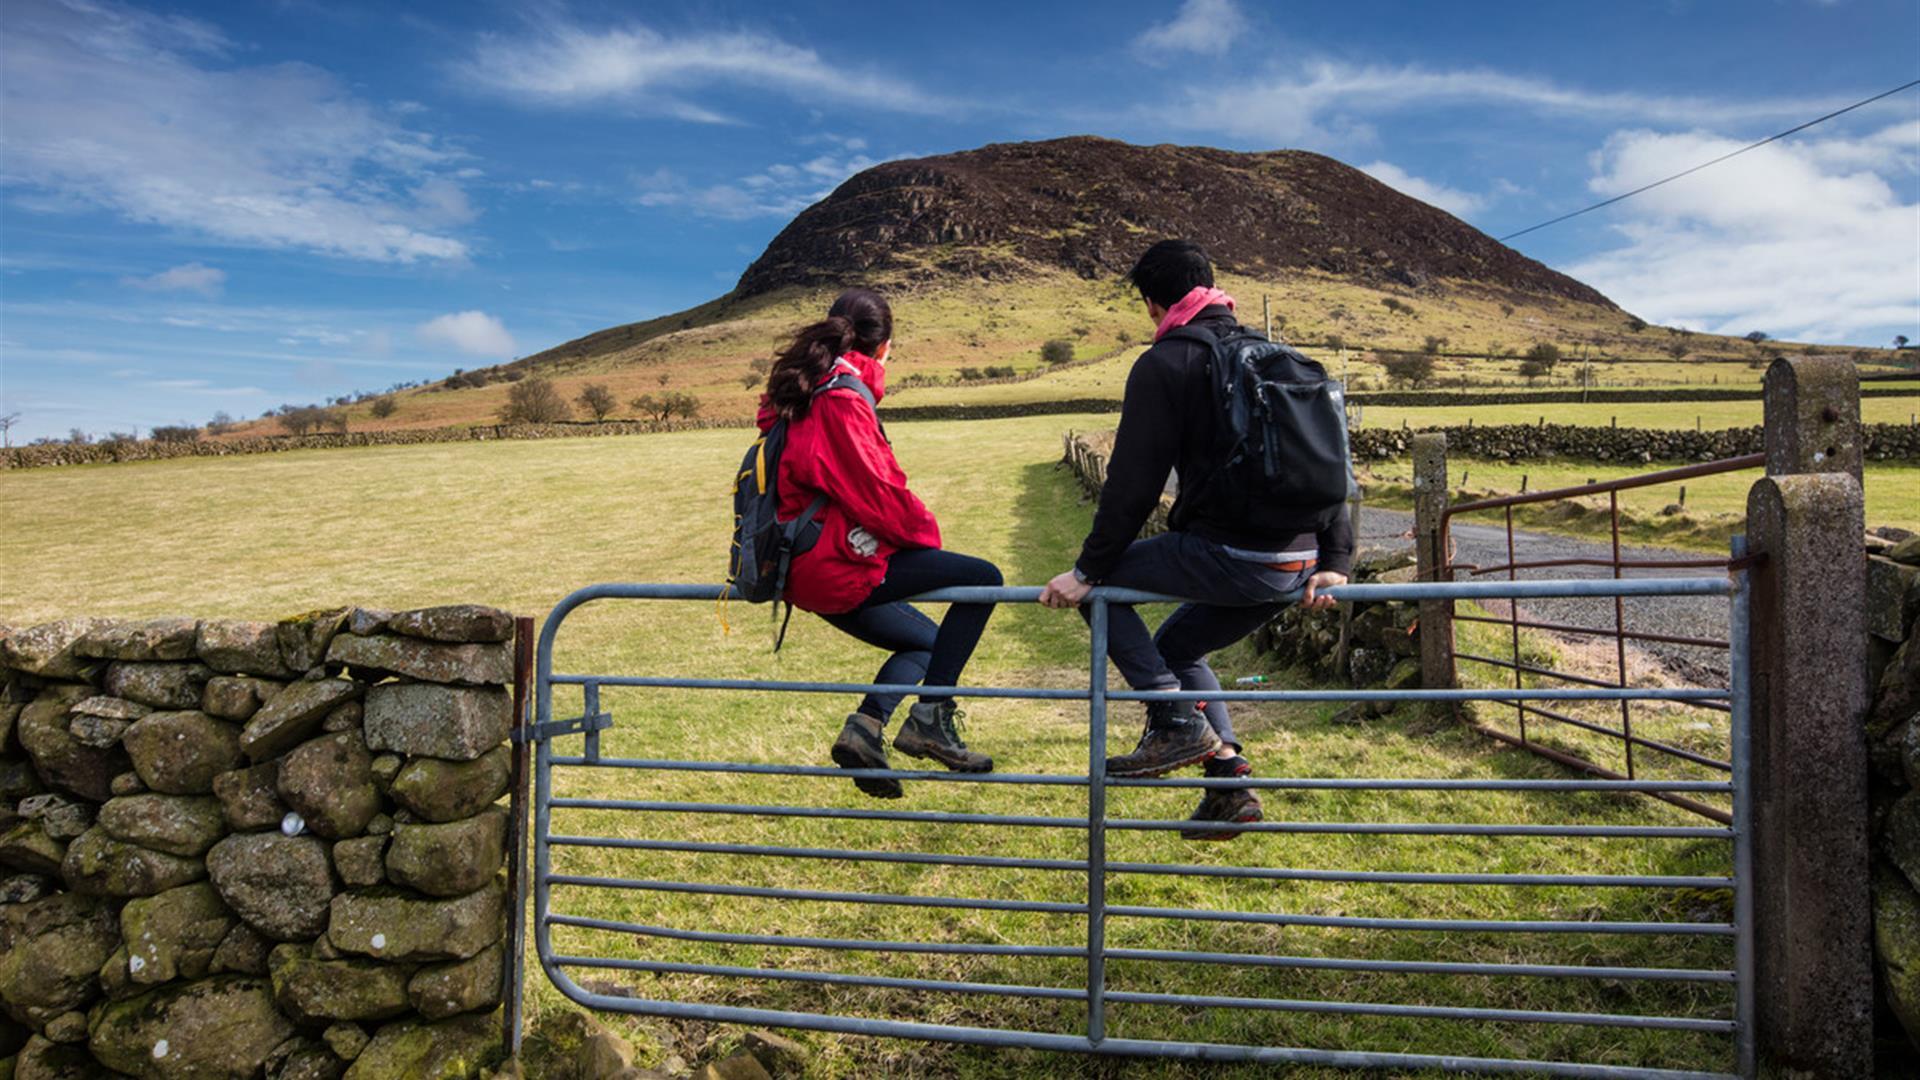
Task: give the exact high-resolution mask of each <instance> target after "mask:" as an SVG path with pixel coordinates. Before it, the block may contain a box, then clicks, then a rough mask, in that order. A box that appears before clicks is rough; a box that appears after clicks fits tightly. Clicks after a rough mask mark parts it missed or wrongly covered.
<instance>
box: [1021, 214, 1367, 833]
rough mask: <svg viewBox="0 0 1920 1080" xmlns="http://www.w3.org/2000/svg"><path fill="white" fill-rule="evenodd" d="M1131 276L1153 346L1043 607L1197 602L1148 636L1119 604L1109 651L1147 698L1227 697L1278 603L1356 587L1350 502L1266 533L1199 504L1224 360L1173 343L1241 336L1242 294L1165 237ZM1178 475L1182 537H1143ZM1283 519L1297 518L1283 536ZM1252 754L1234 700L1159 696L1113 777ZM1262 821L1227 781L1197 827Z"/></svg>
mask: <svg viewBox="0 0 1920 1080" xmlns="http://www.w3.org/2000/svg"><path fill="white" fill-rule="evenodd" d="M1129 277H1130V278H1131V280H1132V282H1133V284H1134V286H1135V287H1136V288H1138V289H1139V290H1140V294H1141V297H1142V299H1143V300H1144V301H1145V302H1146V308H1147V314H1148V316H1149V317H1151V318H1152V319H1153V321H1154V324H1155V327H1156V330H1155V334H1154V344H1153V346H1152V347H1151V348H1149V349H1148V350H1147V351H1146V352H1145V353H1143V354H1142V355H1141V357H1140V359H1139V360H1136V361H1135V362H1134V365H1133V370H1132V372H1131V373H1130V374H1129V375H1128V376H1127V389H1126V400H1125V401H1124V402H1123V403H1122V405H1121V410H1120V430H1119V432H1118V433H1117V434H1116V436H1115V437H1114V445H1113V453H1112V456H1111V457H1110V458H1109V459H1108V461H1107V478H1106V484H1105V486H1104V487H1103V488H1102V489H1101V491H1100V505H1099V508H1098V509H1097V510H1096V511H1095V513H1094V517H1093V530H1092V531H1091V532H1090V533H1088V535H1087V539H1086V543H1085V544H1084V545H1083V546H1082V547H1081V550H1080V558H1079V559H1078V560H1077V561H1076V562H1075V563H1074V566H1073V569H1071V570H1069V571H1067V572H1065V573H1063V574H1060V575H1059V576H1058V577H1055V578H1054V579H1053V580H1052V581H1050V582H1048V584H1047V586H1046V588H1045V589H1044V590H1043V591H1042V592H1041V596H1040V602H1041V603H1043V604H1046V605H1047V606H1049V607H1056V608H1064V607H1078V606H1079V605H1080V603H1081V601H1082V600H1084V599H1085V598H1086V595H1087V593H1088V592H1089V591H1090V590H1091V589H1092V588H1093V586H1095V585H1112V586H1117V587H1123V588H1131V589H1141V590H1145V591H1148V592H1157V593H1165V594H1168V595H1172V596H1183V597H1188V598H1190V599H1191V600H1193V601H1195V602H1193V603H1187V604H1183V605H1181V606H1180V607H1179V608H1177V609H1176V610H1175V611H1174V612H1173V614H1171V615H1169V616H1167V618H1166V621H1165V622H1163V623H1161V624H1160V629H1159V631H1158V633H1155V634H1153V635H1151V636H1150V635H1149V634H1148V632H1147V626H1146V623H1145V622H1144V621H1143V620H1142V619H1141V618H1140V615H1139V613H1137V612H1136V611H1134V609H1133V608H1132V607H1131V606H1130V605H1123V604H1115V605H1113V606H1112V607H1111V608H1110V618H1109V623H1108V628H1107V635H1108V644H1107V652H1108V655H1109V656H1111V657H1112V659H1113V663H1114V665H1115V666H1116V667H1118V668H1119V669H1120V673H1121V675H1122V676H1124V677H1125V678H1126V680H1127V684H1128V685H1129V686H1131V687H1133V688H1134V689H1135V690H1171V689H1175V688H1180V689H1185V690H1218V689H1220V680H1219V679H1218V678H1216V677H1215V675H1214V673H1213V669H1212V668H1211V667H1209V666H1208V665H1207V656H1208V654H1209V653H1212V652H1214V651H1215V650H1218V649H1222V648H1225V647H1226V646H1228V645H1231V644H1233V643H1234V642H1236V641H1239V640H1240V639H1241V638H1244V637H1246V636H1247V635H1248V634H1250V633H1252V632H1253V631H1254V630H1256V629H1258V628H1259V627H1260V626H1262V625H1264V624H1265V623H1266V622H1268V621H1269V620H1271V619H1272V618H1273V617H1274V616H1275V615H1276V614H1278V613H1279V611H1280V610H1281V608H1283V607H1284V606H1285V603H1284V602H1283V601H1281V600H1280V599H1279V598H1280V597H1282V596H1284V595H1286V594H1287V593H1290V592H1293V591H1294V590H1297V589H1303V588H1304V589H1305V596H1304V598H1303V600H1302V602H1303V603H1304V604H1306V605H1307V606H1308V607H1311V608H1316V609H1319V608H1327V607H1332V606H1333V603H1334V601H1333V598H1332V597H1329V596H1325V595H1321V590H1323V589H1327V588H1330V587H1332V586H1335V585H1342V584H1345V583H1346V580H1347V570H1348V569H1349V566H1350V564H1351V562H1352V557H1353V530H1352V526H1351V524H1350V523H1349V521H1348V517H1347V511H1346V505H1345V503H1340V504H1338V505H1337V506H1335V507H1331V508H1327V507H1301V508H1299V513H1298V514H1292V513H1290V512H1288V511H1289V508H1285V507H1278V508H1276V507H1271V506H1269V507H1263V509H1262V516H1263V517H1264V518H1265V519H1266V520H1267V521H1268V522H1269V524H1268V525H1266V526H1265V527H1264V528H1260V529H1255V528H1252V527H1250V526H1249V524H1248V523H1247V522H1246V521H1244V520H1235V519H1234V516H1233V515H1231V513H1230V512H1226V511H1222V510H1221V509H1219V508H1218V507H1214V506H1209V505H1205V504H1203V501H1202V499H1201V498H1200V497H1199V495H1197V494H1196V493H1202V492H1204V491H1205V488H1206V482H1207V479H1208V476H1209V475H1210V474H1211V473H1212V472H1213V471H1214V470H1215V469H1217V468H1218V467H1219V466H1220V464H1221V459H1222V454H1223V448H1222V447H1221V446H1220V445H1219V440H1218V432H1219V428H1220V420H1219V416H1218V410H1217V407H1216V405H1215V401H1214V394H1213V384H1212V381H1211V379H1210V378H1209V373H1208V365H1209V362H1210V360H1211V359H1212V350H1211V348H1210V347H1209V346H1208V345H1207V344H1205V343H1204V342H1203V341H1198V340H1194V338H1193V336H1192V335H1190V334H1181V335H1177V336H1174V337H1168V336H1167V335H1168V334H1169V333H1170V332H1171V331H1173V330H1174V329H1176V328H1178V327H1181V326H1191V327H1194V328H1196V329H1198V330H1200V331H1203V332H1204V333H1205V334H1207V335H1211V336H1216V337H1217V336H1218V335H1220V334H1222V333H1224V332H1226V331H1228V330H1231V329H1232V328H1233V327H1235V326H1236V325H1237V323H1236V320H1235V319H1234V316H1233V298H1232V297H1230V296H1228V295H1227V294H1226V293H1224V292H1221V291H1220V290H1219V289H1216V288H1214V287H1213V265H1212V263H1211V262H1210V261H1209V260H1208V258H1207V254H1206V252H1205V251H1204V250H1202V249H1201V248H1200V246H1199V245H1198V244H1195V243H1192V242H1190V241H1186V240H1163V241H1161V242H1160V243H1157V244H1155V245H1153V246H1152V247H1151V248H1148V249H1147V252H1146V254H1144V255H1142V256H1141V257H1140V261H1139V262H1138V263H1137V264H1135V266H1134V268H1133V270H1132V272H1131V273H1130V274H1129ZM1170 470H1171V471H1172V472H1173V473H1174V474H1175V476H1176V477H1177V478H1178V481H1179V492H1178V494H1177V495H1176V497H1175V499H1174V504H1173V508H1172V511H1171V512H1170V514H1169V524H1170V526H1171V531H1169V532H1167V533H1164V534H1162V535H1160V536H1155V537H1151V538H1149V539H1146V540H1136V539H1135V538H1136V537H1137V536H1138V535H1139V533H1140V527H1141V526H1142V525H1144V524H1145V523H1146V520H1147V516H1148V515H1149V514H1150V513H1152V511H1153V509H1154V508H1155V507H1156V506H1157V505H1159V501H1160V494H1161V492H1162V491H1163V490H1164V489H1165V486H1166V481H1167V475H1168V472H1169V471H1170ZM1276 510H1278V511H1279V512H1278V513H1276V512H1275V511H1276ZM1274 521H1280V522H1284V523H1285V524H1283V525H1281V526H1279V527H1278V528H1277V530H1276V527H1275V526H1274V525H1272V524H1271V523H1272V522H1274ZM1241 750H1242V747H1241V745H1240V743H1239V742H1238V741H1236V740H1235V738H1234V734H1233V722H1232V720H1231V718H1230V717H1229V716H1228V714H1227V707H1226V705H1225V703H1223V702H1219V701H1210V702H1206V703H1205V705H1204V707H1203V708H1202V707H1199V706H1193V705H1189V704H1187V703H1185V702H1165V701H1156V702H1149V703H1148V704H1147V727H1146V731H1145V733H1144V734H1143V735H1141V737H1140V743H1139V745H1138V746H1136V747H1135V748H1134V750H1133V752H1132V753H1129V754H1123V755H1121V756H1119V757H1110V758H1108V759H1107V774H1108V775H1109V776H1118V777H1137V776H1160V775H1163V774H1165V773H1167V772H1171V771H1172V770H1174V769H1178V768H1183V767H1185V766H1188V765H1195V764H1202V763H1204V765H1205V769H1206V775H1208V776H1209V777H1235V776H1246V775H1248V774H1250V773H1251V772H1252V771H1253V767H1252V765H1251V764H1249V763H1248V761H1247V759H1246V758H1245V757H1244V756H1242V754H1241ZM1260 816H1261V810H1260V800H1259V799H1258V798H1257V797H1256V796H1255V795H1254V794H1253V792H1252V791H1249V790H1247V789H1245V788H1224V787H1222V788H1209V789H1207V793H1206V796H1205V797H1204V798H1203V799H1202V800H1201V803H1200V807H1199V809H1198V810H1196V811H1195V812H1194V813H1193V815H1192V818H1191V820H1193V821H1195V822H1198V823H1207V822H1231V823H1238V822H1252V821H1258V820H1260ZM1180 835H1181V836H1183V837H1185V838H1187V839H1189V840H1227V839H1232V838H1233V837H1234V836H1236V835H1238V834H1237V833H1234V832H1230V831H1227V830H1224V829H1220V828H1218V827H1202V828H1196V829H1192V830H1185V831H1182V832H1181V834H1180Z"/></svg>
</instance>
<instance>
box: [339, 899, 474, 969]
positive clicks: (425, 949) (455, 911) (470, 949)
mask: <svg viewBox="0 0 1920 1080" xmlns="http://www.w3.org/2000/svg"><path fill="white" fill-rule="evenodd" d="M505 894H506V889H505V882H504V881H502V880H500V879H495V880H494V881H493V882H491V883H489V884H488V885H487V886H486V887H485V888H482V889H479V890H477V891H475V892H471V893H468V894H467V895H465V896H461V897H456V898H454V899H451V900H434V899H424V898H422V897H420V896H418V895H416V894H413V893H409V892H406V891H404V890H401V889H395V888H393V887H392V886H382V887H380V888H377V889H369V890H366V891H364V892H351V893H341V894H340V895H339V896H336V897H334V898H333V907H332V911H331V914H330V918H329V920H328V924H327V937H328V939H329V940H331V941H332V942H333V945H334V947H335V948H338V949H341V950H342V951H345V952H351V953H359V954H361V955H365V956H378V957H383V958H385V959H389V960H402V961H404V960H464V959H466V958H467V957H470V956H472V955H474V954H475V953H478V952H479V951H480V950H482V949H484V948H486V947H487V946H488V945H491V944H493V943H494V942H496V941H498V940H500V932H501V919H502V917H503V914H504V911H505V906H504V905H505Z"/></svg>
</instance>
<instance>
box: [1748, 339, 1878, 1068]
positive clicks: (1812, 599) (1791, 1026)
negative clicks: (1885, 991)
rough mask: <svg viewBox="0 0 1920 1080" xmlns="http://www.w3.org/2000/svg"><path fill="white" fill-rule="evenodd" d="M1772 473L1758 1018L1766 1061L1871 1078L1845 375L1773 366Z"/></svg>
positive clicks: (1856, 456)
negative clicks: (1869, 1076)
mask: <svg viewBox="0 0 1920 1080" xmlns="http://www.w3.org/2000/svg"><path fill="white" fill-rule="evenodd" d="M1765 401H1766V436H1765V437H1766V450H1767V472H1768V475H1767V476H1766V477H1765V478H1764V479H1762V480H1761V481H1760V482H1758V483H1757V484H1755V485H1754V486H1753V489H1752V491H1751V492H1750V493H1749V494H1748V497H1747V537H1748V544H1749V550H1750V551H1751V552H1752V553H1753V554H1755V555H1758V556H1760V557H1762V558H1763V559H1764V562H1762V563H1760V564H1759V565H1757V566H1756V567H1755V568H1754V570H1753V571H1752V572H1751V575H1750V577H1751V580H1752V582H1753V584H1754V590H1753V607H1752V620H1751V625H1752V627H1753V630H1752V634H1753V638H1752V657H1753V660H1752V680H1751V683H1750V684H1749V685H1750V688H1751V693H1752V698H1751V700H1752V704H1753V718H1752V725H1753V800H1752V805H1753V820H1752V822H1751V827H1752V830H1753V842H1754V848H1753V864H1754V882H1753V885H1754V927H1753V929H1754V937H1755V940H1756V943H1757V946H1758V948H1757V954H1756V956H1755V964H1754V967H1755V972H1754V973H1755V977H1756V980H1757V984H1756V989H1757V997H1758V1001H1757V1015H1756V1017H1755V1022H1756V1028H1757V1032H1756V1034H1757V1035H1758V1038H1759V1046H1760V1052H1761V1054H1762V1055H1763V1057H1764V1058H1765V1060H1766V1061H1767V1062H1769V1063H1770V1064H1771V1065H1773V1066H1775V1067H1779V1068H1788V1069H1797V1070H1804V1072H1805V1073H1806V1074H1807V1075H1810V1076H1814V1077H1835V1078H1837V1077H1849V1076H1865V1075H1868V1074H1870V1073H1871V1071H1872V1047H1873V967H1872V960H1873V956H1872V947H1871V942H1870V936H1869V935H1870V934H1871V900H1870V894H1869V891H1868V841H1867V813H1868V807H1867V748H1866V734H1865V729H1864V727H1863V722H1862V718H1863V716H1864V714H1865V712H1866V707H1867V685H1866V681H1867V679H1866V655H1865V649H1864V647H1863V646H1864V642H1865V641H1866V633H1867V631H1866V574H1865V573H1864V569H1863V568H1864V567H1865V565H1866V552H1865V544H1864V540H1863V536H1864V533H1865V520H1864V517H1865V513H1864V498H1863V494H1862V490H1861V486H1860V480H1859V474H1860V439H1859V415H1860V406H1859V384H1858V381H1857V378H1856V376H1855V375H1854V373H1853V371H1852V369H1851V365H1842V364H1839V363H1837V362H1834V361H1830V360H1796V361H1775V362H1774V364H1773V366H1772V367H1771V368H1769V369H1768V371H1767V378H1766V391H1765Z"/></svg>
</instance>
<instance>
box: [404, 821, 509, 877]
mask: <svg viewBox="0 0 1920 1080" xmlns="http://www.w3.org/2000/svg"><path fill="white" fill-rule="evenodd" d="M506 836H507V811H506V808H504V807H500V806H490V807H488V808H487V809H485V810H483V811H481V812H480V813H479V814H477V815H475V816H474V817H470V818H463V819H461V820H459V821H449V822H447V823H445V824H439V825H430V824H413V825H407V824H401V825H396V826H395V827H394V830H393V841H392V843H391V845H390V846H389V847H388V848H387V878H388V879H389V880H391V881H393V882H394V883H395V884H398V885H405V886H407V887H409V888H412V889H417V890H419V891H420V892H423V893H426V894H427V895H428V896H461V895H464V894H466V893H470V892H472V891H473V890H475V889H478V888H480V887H481V886H483V885H485V884H486V883H487V882H489V881H491V880H493V875H494V874H495V873H497V872H498V871H499V869H500V866H501V860H502V856H503V854H504V852H505V850H506Z"/></svg>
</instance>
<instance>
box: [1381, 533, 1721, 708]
mask: <svg viewBox="0 0 1920 1080" xmlns="http://www.w3.org/2000/svg"><path fill="white" fill-rule="evenodd" d="M1412 530H1413V515H1412V514H1410V513H1404V512H1401V511H1397V510H1380V509H1375V508H1372V507H1367V508H1366V509H1364V510H1363V511H1362V512H1361V515H1360V529H1359V533H1358V536H1357V537H1356V541H1357V544H1358V546H1359V547H1361V548H1362V549H1366V548H1383V549H1388V550H1409V549H1411V548H1412V546H1413V540H1412V537H1413V532H1412ZM1453 541H1454V547H1455V554H1454V559H1453V561H1454V562H1455V563H1456V564H1460V563H1470V564H1473V565H1477V566H1497V565H1502V564H1505V563H1506V562H1507V561H1508V559H1507V534H1506V530H1505V529H1504V528H1501V527H1496V526H1491V525H1470V524H1464V523H1462V524H1456V525H1454V527H1453ZM1514 555H1515V558H1516V559H1517V560H1518V561H1520V562H1532V561H1537V560H1544V559H1582V558H1587V559H1606V558H1609V557H1610V556H1611V555H1612V544H1611V542H1609V541H1606V540H1582V539H1576V538H1573V537H1568V536H1558V535H1554V534H1552V533H1540V532H1528V531H1525V530H1515V531H1514ZM1621 555H1622V557H1624V558H1626V559H1629V560H1636V559H1699V558H1703V557H1704V556H1703V555H1702V554H1701V553H1699V552H1688V551H1674V550H1671V549H1667V548H1645V547H1623V548H1621ZM1718 572H1719V571H1716V570H1714V569H1712V568H1691V569H1678V570H1667V569H1653V570H1632V569H1630V570H1627V571H1625V576H1627V577H1657V576H1668V577H1698V576H1705V575H1712V574H1715V573H1718ZM1496 576H1497V577H1502V578H1503V577H1505V576H1506V575H1505V573H1504V572H1501V573H1500V574H1498V575H1493V574H1489V575H1486V576H1484V577H1481V578H1468V577H1466V576H1465V575H1462V576H1461V579H1462V580H1480V581H1486V580H1493V579H1494V578H1495V577H1496ZM1519 576H1520V577H1521V578H1545V577H1611V576H1612V570H1611V569H1609V568H1608V567H1604V566H1555V567H1547V568H1544V569H1539V570H1521V571H1519ZM1485 606H1486V607H1487V609H1488V610H1489V611H1491V612H1492V613H1494V614H1496V615H1505V614H1506V613H1507V610H1506V604H1505V603H1504V602H1502V601H1489V602H1488V603H1487V604H1486V605H1485ZM1520 617H1521V618H1522V619H1529V620H1533V621H1536V622H1550V623H1561V624H1563V625H1568V626H1590V627H1594V628H1597V629H1608V630H1611V629H1612V628H1613V601H1612V600H1608V599H1598V598H1595V599H1566V600H1530V601H1527V602H1525V603H1522V604H1521V605H1520ZM1625 625H1626V628H1627V629H1628V630H1637V631H1640V632H1643V633H1653V634H1670V635H1677V636H1682V637H1697V638H1709V639H1713V640H1717V641H1724V640H1726V637H1727V601H1726V599H1725V598H1724V597H1718V596H1649V597H1629V598H1627V600H1626V601H1625ZM1555 637H1556V638H1559V639H1560V640H1562V641H1565V642H1568V643H1579V644H1583V645H1587V646H1589V647H1596V646H1597V647H1598V651H1597V652H1596V655H1600V656H1604V657H1605V659H1606V671H1605V672H1604V674H1605V675H1606V676H1611V675H1612V674H1613V667H1614V662H1613V660H1612V656H1613V643H1612V641H1611V640H1609V639H1605V638H1594V637H1589V636H1587V635H1584V634H1572V635H1555ZM1635 652H1640V653H1644V654H1648V657H1647V658H1649V659H1655V660H1657V661H1658V662H1659V663H1660V664H1661V666H1663V667H1665V668H1667V669H1668V671H1670V672H1671V673H1672V674H1673V675H1675V676H1677V677H1679V678H1681V679H1683V680H1685V681H1688V682H1691V683H1694V684H1695V685H1704V686H1725V685H1726V681H1727V677H1728V671H1727V667H1728V664H1727V653H1726V650H1725V649H1724V648H1722V649H1707V648H1702V647H1699V646H1693V645H1670V644H1665V643H1660V642H1628V653H1629V668H1630V670H1632V669H1634V668H1635V667H1636V664H1635V657H1634V653H1635ZM1494 655H1495V656H1500V657H1503V658H1504V657H1505V656H1507V655H1509V654H1507V653H1506V652H1505V651H1504V650H1503V651H1502V652H1497V653H1495V654H1494ZM1586 666H1587V665H1585V664H1582V665H1581V667H1582V668H1585V667H1586ZM1596 674H1599V673H1596Z"/></svg>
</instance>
